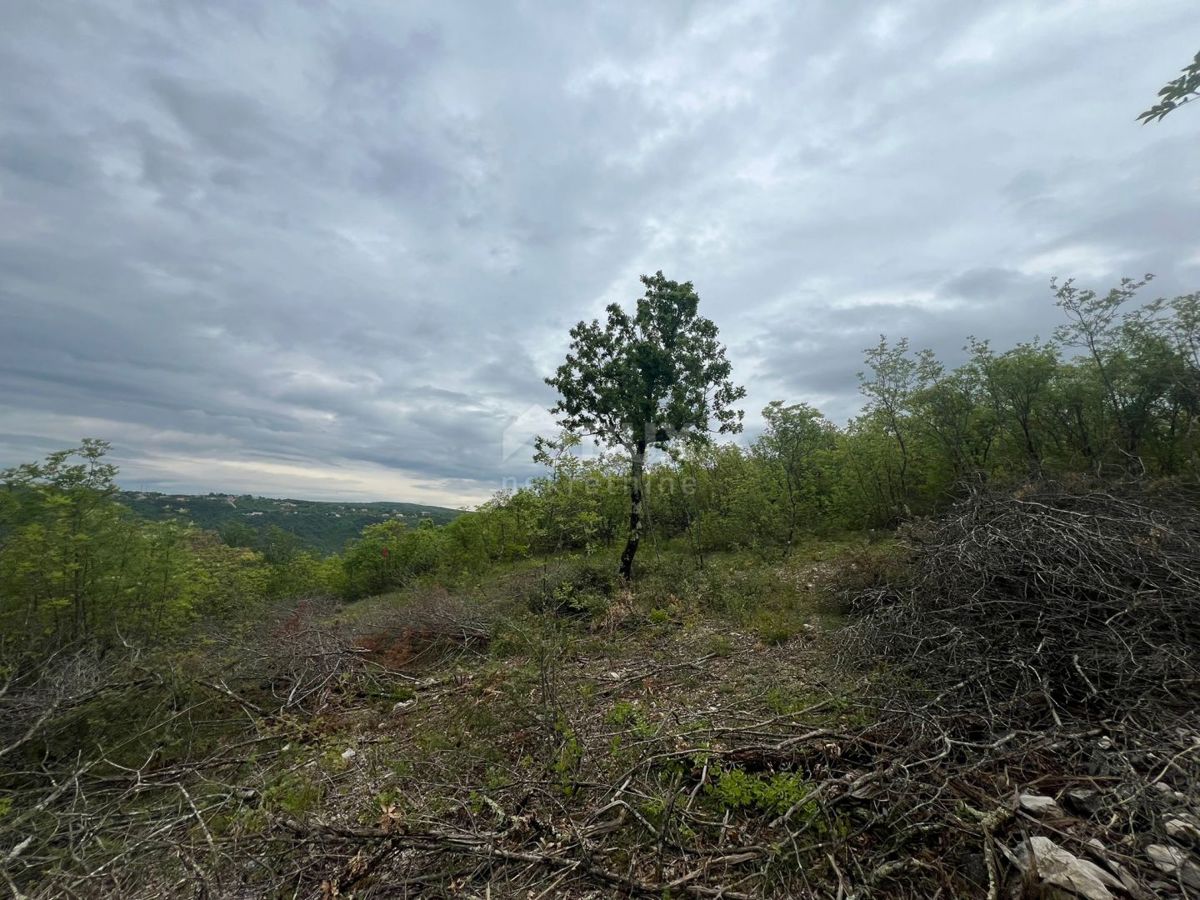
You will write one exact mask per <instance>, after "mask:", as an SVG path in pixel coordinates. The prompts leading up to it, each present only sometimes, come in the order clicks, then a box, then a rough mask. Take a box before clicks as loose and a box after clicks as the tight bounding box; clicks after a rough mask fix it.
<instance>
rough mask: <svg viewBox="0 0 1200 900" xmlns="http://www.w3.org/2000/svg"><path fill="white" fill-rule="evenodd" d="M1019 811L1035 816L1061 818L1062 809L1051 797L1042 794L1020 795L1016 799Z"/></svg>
mask: <svg viewBox="0 0 1200 900" xmlns="http://www.w3.org/2000/svg"><path fill="white" fill-rule="evenodd" d="M1017 802H1018V803H1019V804H1020V805H1021V809H1023V810H1025V812H1027V813H1031V814H1032V815H1035V816H1061V815H1062V814H1063V811H1062V807H1061V806H1059V805H1058V804H1057V803H1055V802H1054V798H1053V797H1046V796H1044V795H1043V794H1021V795H1020V796H1019V797H1017Z"/></svg>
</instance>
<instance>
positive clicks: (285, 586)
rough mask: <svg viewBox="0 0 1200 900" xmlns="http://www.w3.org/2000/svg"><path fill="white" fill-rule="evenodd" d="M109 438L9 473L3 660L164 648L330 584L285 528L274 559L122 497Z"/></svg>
mask: <svg viewBox="0 0 1200 900" xmlns="http://www.w3.org/2000/svg"><path fill="white" fill-rule="evenodd" d="M107 450H108V445H107V444H106V443H104V442H103V441H96V440H85V441H84V442H83V443H82V444H81V445H80V446H79V447H77V448H74V449H71V450H63V451H59V452H56V453H52V454H50V455H49V456H48V457H46V459H45V460H44V461H43V462H40V463H29V464H25V465H21V466H18V467H16V468H13V469H8V470H6V471H4V472H0V485H2V488H0V665H2V664H4V663H6V662H7V664H9V665H11V664H13V663H14V661H16V660H19V659H23V658H24V659H27V660H29V661H31V662H32V661H36V660H37V659H38V658H40V657H42V656H44V655H47V654H50V653H53V652H54V651H55V650H56V649H57V648H61V647H63V646H66V645H68V644H81V643H87V644H95V645H97V646H99V647H101V648H103V647H105V646H108V645H113V644H117V643H119V642H121V641H125V642H129V641H134V642H137V643H140V644H147V645H149V644H156V643H160V642H162V641H164V640H167V639H170V638H172V637H174V636H177V635H180V634H182V633H183V631H184V629H185V628H186V627H188V626H189V625H190V623H192V622H194V621H196V620H198V619H201V618H214V619H217V620H220V621H222V622H229V621H231V620H233V619H235V618H236V619H243V620H245V619H250V618H253V615H254V610H255V609H256V608H258V607H261V605H262V604H263V603H264V602H265V601H267V600H269V599H272V598H275V597H280V596H290V595H296V594H300V593H306V592H312V591H316V590H320V589H321V584H320V581H321V574H322V573H321V572H320V564H319V563H318V562H317V561H316V560H314V559H313V558H312V557H310V556H307V555H305V554H303V553H300V552H298V551H297V549H296V547H295V545H294V544H293V543H292V541H291V539H290V536H287V535H285V534H282V533H281V534H280V535H275V536H273V538H274V542H275V543H274V545H273V551H272V552H273V553H274V561H272V560H270V559H268V558H267V557H266V556H265V555H264V554H262V553H257V552H255V551H253V550H247V549H242V548H236V547H230V546H228V545H227V544H225V543H224V542H222V541H221V540H220V539H219V538H218V537H217V536H216V535H214V534H212V533H211V532H202V531H199V530H197V529H195V528H193V527H191V526H188V525H184V524H181V523H179V522H176V521H165V522H147V521H144V520H141V519H139V518H137V517H135V516H134V515H132V514H131V513H130V511H129V509H128V508H126V507H125V506H123V505H121V504H120V503H118V502H116V497H117V489H116V485H115V483H114V478H115V476H116V472H117V470H116V467H115V466H113V465H112V464H110V463H108V462H106V461H105V453H106V451H107Z"/></svg>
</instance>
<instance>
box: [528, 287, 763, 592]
mask: <svg viewBox="0 0 1200 900" xmlns="http://www.w3.org/2000/svg"><path fill="white" fill-rule="evenodd" d="M642 283H643V284H644V285H645V286H646V293H645V295H644V296H642V297H641V298H639V299H638V301H637V308H636V311H635V312H634V313H633V315H630V314H629V313H627V312H625V311H624V310H623V309H621V307H620V306H619V305H618V304H615V303H614V304H611V305H610V306H609V307H608V309H607V312H608V319H607V321H606V323H605V324H604V325H603V326H601V324H600V322H599V320H593V321H592V322H591V323H590V324H588V323H587V322H580V323H579V324H578V325H576V326H575V327H574V328H572V329H571V349H570V352H569V353H568V354H567V359H566V361H565V362H564V363H563V364H562V365H561V366H559V367H558V370H557V372H556V373H555V374H554V376H552V377H550V378H547V379H546V383H547V384H549V385H550V386H551V387H553V388H555V389H556V390H557V391H558V393H559V401H558V403H557V405H555V407H554V408H553V409H552V410H551V411H552V412H554V413H558V414H559V415H560V416H561V418H560V420H559V424H560V425H561V426H562V427H563V428H565V429H566V430H567V431H569V432H572V433H573V434H579V435H584V436H588V437H592V438H595V439H596V441H597V442H599V443H601V444H604V445H606V446H608V447H619V448H622V449H624V450H625V452H626V453H628V454H629V458H630V467H629V473H630V476H629V495H630V515H629V538H628V541H627V543H626V545H625V551H624V553H623V554H622V556H621V574H622V576H623V577H625V578H629V577H630V575H631V574H632V567H633V558H634V555H635V553H636V552H637V548H638V544H639V542H640V540H641V537H642V502H643V493H644V488H643V483H642V475H643V466H644V464H645V456H646V451H647V449H648V448H651V447H656V448H659V449H664V448H666V447H667V446H668V445H669V444H670V443H671V442H673V441H683V442H693V443H694V442H697V441H702V440H706V439H707V435H708V431H709V428H710V425H711V423H712V422H714V421H715V423H716V425H717V431H718V432H719V433H721V434H726V433H733V432H737V431H741V427H742V426H741V419H742V412H741V410H737V409H734V407H733V404H735V403H736V402H737V401H738V400H740V399H741V398H742V397H744V396H745V394H746V390H745V388H742V387H737V386H735V385H734V384H733V382H732V381H731V380H730V374H731V367H730V364H729V361H728V360H727V359H726V358H725V348H724V347H723V346H722V345H721V344H720V343H719V342H718V341H717V326H716V325H714V324H713V322H712V320H710V319H706V318H704V317H702V316H700V315H698V314H697V309H698V306H699V303H700V298H699V296H697V294H696V291H695V290H694V289H693V287H692V284H691V282H684V283H682V284H681V283H679V282H677V281H670V280H669V279H667V278H666V277H664V276H663V273H662V272H657V273H655V274H654V275H653V276H648V275H643V276H642Z"/></svg>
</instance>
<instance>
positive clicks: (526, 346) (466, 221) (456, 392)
mask: <svg viewBox="0 0 1200 900" xmlns="http://www.w3.org/2000/svg"><path fill="white" fill-rule="evenodd" d="M3 18H4V21H5V26H6V27H5V29H4V32H3V34H0V80H2V82H3V83H4V84H5V86H6V90H5V91H4V92H2V93H0V397H2V398H3V399H2V400H0V465H3V464H8V463H12V462H17V461H21V460H25V459H28V458H31V457H33V456H36V455H38V454H39V453H41V452H43V451H45V450H48V449H51V448H53V447H58V446H63V445H65V444H67V443H69V442H71V441H73V440H74V439H76V438H78V437H80V436H83V435H97V436H101V437H106V438H109V439H111V440H113V441H114V443H115V445H116V447H115V449H116V454H117V456H118V458H119V461H120V462H121V463H122V465H123V471H124V474H125V478H126V479H127V480H128V481H130V482H131V483H141V484H146V485H147V486H162V487H166V488H169V489H203V490H207V489H231V490H232V489H238V490H253V491H261V492H265V493H276V494H278V493H291V494H299V495H305V496H363V497H368V496H370V497H395V498H413V499H429V500H439V499H440V500H445V501H447V502H470V501H472V500H478V499H481V498H483V497H485V496H486V495H487V494H488V493H489V492H490V491H492V490H494V489H496V488H498V487H499V486H500V483H501V479H502V478H503V477H505V476H510V477H518V478H520V477H526V476H528V475H529V474H532V472H533V471H534V469H533V467H532V463H531V462H529V461H528V460H527V459H526V458H525V457H526V456H527V454H521V453H513V452H512V447H513V446H514V445H517V446H519V443H516V441H515V438H514V437H513V435H512V434H511V433H510V434H509V435H508V436H507V437H506V429H512V428H527V427H528V426H529V424H530V423H531V422H536V421H539V420H538V419H536V417H532V418H531V416H530V415H529V414H527V411H528V410H529V409H530V408H531V407H533V408H536V407H543V408H544V407H545V406H547V405H548V404H549V403H550V402H552V399H553V398H552V396H551V395H550V392H549V389H548V388H547V387H546V386H545V385H544V384H543V383H542V380H541V379H542V377H543V376H544V375H546V374H548V373H549V372H550V371H552V369H553V367H554V366H555V365H556V364H557V362H558V361H559V360H560V359H561V356H562V353H563V351H564V349H565V344H566V330H567V328H569V327H570V325H571V324H573V323H574V322H575V321H576V320H578V319H580V318H584V317H591V316H594V315H597V314H598V313H599V312H600V310H601V309H602V307H603V305H604V304H605V303H606V302H609V301H612V300H622V301H628V300H631V299H632V298H633V297H634V296H636V294H637V287H638V284H637V280H636V279H637V275H639V274H640V273H642V272H649V271H654V270H656V269H659V268H661V269H663V270H664V271H665V272H667V273H668V275H670V276H672V277H677V278H687V279H691V280H692V281H694V282H695V283H696V285H697V288H698V289H699V291H700V293H701V296H702V300H703V302H702V306H703V307H704V308H705V310H706V312H707V313H708V314H709V315H711V316H712V317H713V318H714V319H715V320H716V321H717V323H718V324H719V325H720V326H721V328H722V333H723V335H724V337H725V339H726V340H727V341H728V343H729V345H730V354H731V357H732V359H733V362H734V365H735V372H736V374H737V375H738V377H739V378H740V379H742V380H743V381H744V382H746V383H747V385H748V387H749V389H750V394H749V397H748V402H747V407H748V409H750V410H751V412H753V411H755V410H757V409H758V408H759V407H761V406H762V405H764V404H765V403H766V402H767V401H768V400H771V399H775V398H784V399H789V400H800V399H804V400H808V401H810V402H817V403H819V404H820V405H822V406H823V407H824V408H826V409H827V411H828V412H829V413H830V414H831V415H833V416H834V417H835V418H845V417H846V416H849V415H852V414H853V412H854V411H855V409H856V406H857V402H858V401H857V395H856V381H855V373H856V372H857V370H858V369H859V368H860V359H861V355H860V354H861V350H862V348H863V347H865V346H867V345H868V344H870V343H872V342H873V341H874V340H875V339H876V338H877V336H878V334H879V333H881V332H883V333H887V334H889V335H891V336H893V337H899V336H901V335H908V336H909V337H910V338H911V339H912V340H913V343H914V344H916V345H918V346H930V347H932V348H934V349H935V350H937V351H939V352H940V353H943V354H946V355H947V356H949V357H951V358H953V357H954V355H955V354H957V353H958V352H959V348H960V347H961V345H962V343H963V342H964V339H965V338H966V336H967V335H969V334H975V335H978V336H981V337H990V338H992V339H993V341H994V343H995V344H996V345H997V346H1003V345H1006V344H1011V343H1013V342H1015V341H1018V340H1022V339H1026V338H1029V337H1032V336H1033V335H1034V334H1035V333H1036V334H1041V335H1043V336H1046V335H1048V334H1049V333H1050V332H1051V330H1052V329H1053V327H1054V324H1055V323H1056V311H1055V309H1054V307H1053V304H1052V302H1051V299H1050V295H1049V291H1048V290H1047V288H1046V285H1047V283H1048V281H1049V278H1050V276H1051V275H1054V274H1058V275H1062V276H1070V275H1077V276H1078V277H1079V279H1080V280H1081V281H1083V282H1087V283H1089V284H1095V285H1096V286H1098V287H1103V286H1105V285H1106V284H1108V283H1109V282H1110V281H1112V280H1114V279H1115V278H1117V277H1119V276H1121V275H1123V274H1141V273H1142V272H1145V271H1154V272H1156V273H1158V275H1159V280H1158V281H1157V282H1156V283H1155V287H1156V288H1157V289H1158V290H1159V292H1163V293H1171V292H1173V291H1175V290H1192V289H1195V287H1196V280H1197V277H1200V246H1197V242H1196V235H1198V234H1200V202H1198V193H1197V188H1198V187H1200V185H1197V183H1196V181H1195V178H1194V177H1193V176H1192V175H1191V174H1190V173H1191V170H1192V169H1193V168H1194V167H1193V166H1192V159H1193V157H1194V151H1195V147H1196V138H1197V136H1198V135H1200V117H1197V116H1195V115H1192V114H1191V113H1190V111H1189V110H1188V109H1185V110H1183V111H1181V112H1179V113H1177V114H1176V115H1174V116H1171V117H1168V118H1167V119H1166V120H1165V121H1163V122H1162V123H1160V124H1159V125H1156V126H1152V127H1141V126H1139V125H1137V124H1136V123H1135V121H1134V117H1135V116H1136V114H1137V113H1138V112H1139V111H1140V110H1141V109H1142V108H1144V107H1145V105H1147V103H1148V102H1149V101H1150V99H1151V98H1152V97H1153V96H1154V93H1155V91H1156V90H1157V88H1158V87H1159V86H1160V85H1161V84H1162V83H1163V82H1164V81H1165V80H1166V79H1167V78H1169V77H1170V76H1171V75H1172V74H1173V70H1174V69H1175V68H1177V67H1178V66H1181V65H1182V64H1183V63H1184V62H1185V61H1186V60H1187V59H1190V57H1191V56H1192V54H1194V52H1195V47H1194V46H1193V44H1194V43H1195V29H1194V22H1193V18H1194V11H1193V9H1192V4H1191V3H1189V2H1186V0H1164V2H1159V3H1156V4H1153V5H1152V6H1149V5H1147V4H1138V3H1133V2H1110V3H1104V4H1082V3H1077V2H1062V3H1034V2H1028V3H1020V2H1019V3H1011V2H1004V3H1000V2H995V3H982V4H961V3H954V2H952V0H919V2H912V3H906V4H896V5H892V6H878V5H871V6H865V5H863V6H860V5H853V4H842V3H834V2H828V3H822V4H816V5H814V4H805V5H801V6H796V5H794V4H786V3H783V2H780V0H756V2H747V3H743V4H738V5H734V6H730V5H728V4H718V3H685V2H678V3H668V4H655V5H653V6H647V7H645V8H639V9H636V10H635V9H633V8H632V7H628V6H625V7H620V8H618V7H608V6H606V5H602V4H595V5H588V6H585V7H580V6H577V5H570V6H563V5H561V4H553V3H542V2H519V3H513V4H486V5H482V6H480V5H476V6H475V7H473V8H471V9H467V8H465V7H462V8H457V9H456V8H453V7H450V6H448V5H446V4H433V3H428V4H401V5H398V4H390V3H382V2H380V3H375V4H370V3H366V4H364V3H356V4H345V5H339V4H321V5H316V4H297V5H287V6H280V5H278V4H265V3H232V2H230V3H224V4H193V3H187V2H182V0H181V2H165V0H164V2H134V0H129V2H118V0H112V2H106V3H101V4H94V5H92V6H89V7H87V8H86V9H71V10H67V9H65V8H57V7H55V6H53V5H46V4H19V3H16V2H11V3H7V4H5V8H4V11H3ZM514 423H517V424H516V425H514Z"/></svg>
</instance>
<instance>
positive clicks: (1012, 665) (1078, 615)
mask: <svg viewBox="0 0 1200 900" xmlns="http://www.w3.org/2000/svg"><path fill="white" fill-rule="evenodd" d="M905 538H906V540H907V541H908V543H909V545H910V547H911V548H912V551H913V562H912V565H913V569H914V571H913V573H912V576H911V579H910V580H909V583H908V584H906V585H905V586H904V588H903V589H901V590H899V591H896V590H894V589H892V588H891V587H889V586H883V587H879V588H875V589H873V590H870V591H866V592H863V593H862V594H860V596H859V597H858V598H857V599H856V602H855V607H856V609H857V610H858V611H859V612H860V613H862V619H861V620H860V621H859V623H858V624H857V626H856V627H855V628H854V629H852V630H851V632H849V635H848V637H849V644H848V647H849V648H850V649H851V650H852V651H853V652H857V653H858V654H859V656H860V657H861V658H879V657H882V658H885V659H887V660H889V662H890V664H891V665H892V666H898V667H900V668H901V669H905V670H908V671H909V672H910V673H912V674H913V676H914V677H915V678H917V679H919V680H920V681H921V682H922V683H923V684H925V685H927V686H929V687H931V688H933V689H935V690H939V691H940V690H946V689H948V688H953V690H954V691H955V692H956V693H957V694H958V696H959V697H960V698H961V699H963V700H964V701H966V700H967V699H970V701H971V702H972V703H973V704H975V705H976V708H977V709H978V711H979V712H981V713H983V714H985V715H986V716H987V718H988V719H989V721H992V722H995V721H998V720H999V719H1003V720H1005V721H1010V722H1014V723H1016V722H1018V721H1019V722H1023V723H1025V724H1032V723H1033V721H1034V720H1040V719H1043V718H1045V717H1046V716H1047V715H1049V716H1050V717H1051V718H1053V717H1055V716H1056V715H1058V714H1059V713H1060V712H1061V711H1062V710H1063V709H1069V710H1073V711H1080V710H1084V709H1086V710H1089V711H1091V712H1101V711H1103V712H1110V713H1111V712H1114V711H1119V710H1122V709H1127V708H1131V707H1141V708H1145V706H1146V704H1147V703H1151V702H1153V703H1154V704H1155V705H1156V706H1163V707H1166V708H1182V709H1188V708H1191V707H1193V706H1194V705H1195V701H1196V698H1197V690H1198V688H1200V505H1197V503H1196V500H1195V498H1187V497H1183V496H1178V495H1177V496H1171V495H1166V494H1162V495H1154V494H1150V493H1147V492H1145V491H1143V490H1140V489H1137V488H1134V487H1128V488H1124V489H1122V490H1113V489H1112V488H1111V487H1110V488H1108V489H1093V490H1087V491H1082V492H1080V491H1071V490H1068V489H1066V488H1064V487H1062V486H1060V485H1052V484H1051V485H1036V486H1030V487H1028V488H1026V489H1024V490H1023V491H1020V492H1017V493H995V494H981V495H977V496H974V497H972V498H971V499H969V500H967V501H965V502H963V503H962V504H960V505H959V506H958V507H957V508H955V509H954V510H953V511H952V513H951V514H950V515H948V516H946V517H944V518H942V519H939V520H936V521H931V522H930V521H927V522H920V523H916V524H913V525H910V526H909V527H908V528H907V529H906V533H905ZM1031 697H1037V698H1040V699H1041V701H1044V702H1037V701H1033V702H1031V699H1030V698H1031ZM1031 717H1033V718H1032V719H1031Z"/></svg>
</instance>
